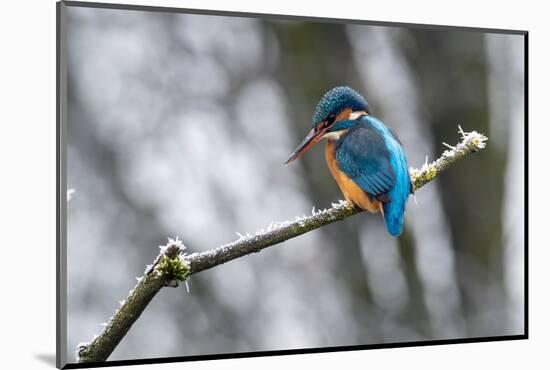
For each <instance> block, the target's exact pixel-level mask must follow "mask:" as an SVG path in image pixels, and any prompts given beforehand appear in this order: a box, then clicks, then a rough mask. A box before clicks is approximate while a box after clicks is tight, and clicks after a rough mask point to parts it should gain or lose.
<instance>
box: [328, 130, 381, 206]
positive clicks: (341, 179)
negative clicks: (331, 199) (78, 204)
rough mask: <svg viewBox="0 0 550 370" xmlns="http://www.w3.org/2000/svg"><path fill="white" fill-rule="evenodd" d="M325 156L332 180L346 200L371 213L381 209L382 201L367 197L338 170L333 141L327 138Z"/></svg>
mask: <svg viewBox="0 0 550 370" xmlns="http://www.w3.org/2000/svg"><path fill="white" fill-rule="evenodd" d="M325 158H326V160H327V164H328V168H329V169H330V173H331V174H332V177H334V180H335V181H336V183H337V184H338V186H339V187H340V190H341V191H342V193H343V194H344V197H345V198H346V200H347V201H348V202H351V203H353V204H356V205H357V206H359V207H360V208H362V209H364V210H367V211H369V212H372V213H376V212H378V211H382V203H380V201H379V200H377V199H373V200H372V201H371V200H370V199H369V197H368V195H367V193H365V192H364V191H363V189H361V188H360V187H359V186H358V185H357V184H355V182H353V180H352V179H350V178H349V177H348V176H347V175H346V174H345V173H343V172H342V171H340V168H339V167H338V163H337V162H336V156H335V150H334V143H333V141H332V140H327V145H326V147H325Z"/></svg>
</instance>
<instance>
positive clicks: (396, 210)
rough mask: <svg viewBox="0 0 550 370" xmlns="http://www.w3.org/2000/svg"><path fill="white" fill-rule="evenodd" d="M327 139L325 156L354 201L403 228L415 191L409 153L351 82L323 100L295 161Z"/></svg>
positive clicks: (393, 230)
mask: <svg viewBox="0 0 550 370" xmlns="http://www.w3.org/2000/svg"><path fill="white" fill-rule="evenodd" d="M322 139H326V146H325V158H326V161H327V164H328V167H329V170H330V173H331V174H332V177H333V178H334V180H335V181H336V183H337V185H338V186H339V188H340V190H341V191H342V193H343V195H344V197H345V199H346V201H347V202H348V203H349V204H353V205H356V206H358V207H359V208H361V209H363V210H367V211H369V212H371V213H377V212H380V213H381V214H382V217H383V218H384V220H385V224H386V229H387V230H388V233H389V234H390V235H392V236H395V237H397V236H399V235H401V233H402V232H403V224H404V217H405V206H406V203H407V199H408V197H409V195H410V194H414V192H413V186H412V183H411V180H410V175H409V169H408V165H407V158H406V156H405V152H404V150H403V146H402V144H401V141H400V140H399V138H398V137H397V135H396V133H395V132H394V131H393V130H392V129H391V128H389V127H387V126H386V125H385V124H384V123H383V122H382V121H381V120H379V119H378V118H376V117H374V116H372V115H371V113H370V108H369V105H368V103H367V101H366V100H365V98H363V96H361V94H359V93H358V92H357V91H355V90H353V89H352V88H351V87H348V86H338V87H334V88H332V89H330V90H329V91H328V92H327V93H326V94H325V95H324V96H323V97H322V98H321V100H320V101H319V103H318V104H317V106H316V108H315V111H314V114H313V118H312V128H311V130H310V131H309V133H308V134H307V135H306V137H305V138H304V139H303V140H302V142H301V143H300V144H299V145H298V146H297V148H296V149H295V150H294V152H293V153H292V154H291V155H290V157H289V158H288V160H287V161H286V162H285V165H287V164H289V163H291V162H293V161H295V160H296V159H298V158H299V157H301V156H302V155H303V154H304V153H305V152H307V151H308V150H309V149H311V148H312V147H313V146H314V145H315V144H316V143H318V142H319V141H321V140H322Z"/></svg>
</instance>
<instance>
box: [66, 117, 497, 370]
mask: <svg viewBox="0 0 550 370" xmlns="http://www.w3.org/2000/svg"><path fill="white" fill-rule="evenodd" d="M459 132H460V134H461V136H462V141H461V142H460V143H458V144H457V145H456V146H454V147H453V146H450V145H447V147H449V150H446V151H445V152H444V153H443V154H442V156H441V157H440V158H438V159H437V160H435V161H434V162H432V163H428V161H427V160H426V163H425V164H424V165H423V166H422V167H421V168H420V169H415V168H411V169H410V174H411V181H412V183H413V188H414V190H415V191H416V190H418V189H420V188H421V187H423V186H424V185H426V184H427V183H428V182H430V181H431V180H433V179H434V178H435V177H436V176H438V175H439V174H440V173H441V172H442V171H444V170H445V169H447V168H448V167H449V166H450V165H451V164H452V163H454V162H456V161H458V160H459V159H462V158H463V157H465V156H466V155H467V154H469V153H472V152H476V151H478V150H480V149H483V148H485V141H486V140H487V138H486V137H485V136H484V135H482V134H479V133H477V132H475V131H474V132H468V133H465V132H464V131H463V130H462V128H460V126H459ZM360 212H362V210H361V209H359V208H357V207H355V206H353V205H350V204H349V203H347V202H345V201H339V202H338V203H335V204H332V207H330V208H328V209H324V210H320V211H315V208H314V209H313V211H312V215H311V216H304V217H297V218H296V220H294V221H284V222H279V223H273V224H271V225H269V227H268V228H267V230H260V231H258V232H256V233H255V234H254V235H248V234H247V235H246V236H242V235H241V236H240V237H239V239H238V240H235V241H234V242H231V243H229V244H225V245H223V246H221V247H218V248H216V249H213V250H208V251H205V252H200V253H193V254H189V255H186V254H185V253H184V250H185V247H184V245H183V243H181V241H180V240H178V238H176V239H175V240H173V239H169V240H168V244H167V245H166V246H162V247H161V252H160V254H159V255H158V256H157V258H156V259H155V261H154V263H153V265H151V266H148V267H147V269H146V271H145V275H144V276H143V277H142V278H139V279H138V283H137V285H136V286H135V287H134V289H133V290H131V291H130V294H129V296H128V298H127V299H126V300H125V301H122V302H121V307H120V309H118V310H117V311H116V312H115V315H114V316H113V317H112V318H111V319H110V320H109V322H108V323H107V324H106V325H105V328H104V329H103V331H102V332H101V334H99V335H97V336H96V337H94V339H93V340H92V341H91V342H90V343H81V344H80V345H79V346H78V349H77V361H78V362H102V361H105V360H107V358H108V357H109V356H110V354H111V353H112V352H113V351H114V349H115V348H116V346H117V345H118V343H120V341H121V340H122V338H123V337H124V336H125V335H126V333H127V332H128V330H130V327H131V326H132V324H133V323H134V322H135V321H136V320H137V319H138V317H139V316H140V315H141V313H142V312H143V310H145V307H147V305H148V304H149V302H150V301H151V300H152V299H153V297H154V296H155V295H156V294H157V292H158V291H159V290H160V289H161V288H162V287H164V286H170V287H176V286H178V282H179V281H184V280H186V279H187V278H188V277H189V276H190V275H192V274H196V273H197V272H200V271H203V270H207V269H210V268H212V267H215V266H218V265H221V264H223V263H226V262H228V261H231V260H233V259H236V258H239V257H242V256H246V255H248V254H251V253H255V252H259V251H261V250H262V249H264V248H267V247H270V246H272V245H276V244H279V243H281V242H283V241H285V240H288V239H291V238H294V237H297V236H299V235H302V234H304V233H307V232H308V231H311V230H315V229H317V228H319V227H322V226H324V225H328V224H331V223H333V222H336V221H341V220H344V219H346V218H348V217H350V216H352V215H354V214H356V213H360Z"/></svg>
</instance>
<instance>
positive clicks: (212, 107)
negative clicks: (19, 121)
mask: <svg viewBox="0 0 550 370" xmlns="http://www.w3.org/2000/svg"><path fill="white" fill-rule="evenodd" d="M367 16H368V15H367ZM526 42H527V33H526V32H524V31H514V30H488V29H473V28H459V27H445V26H430V25H414V24H393V23H382V22H369V21H366V20H356V21H352V20H335V19H320V18H319V19H317V18H307V17H290V16H283V15H265V14H263V15H260V14H241V13H227V12H214V11H197V10H186V9H168V8H165V9H163V8H152V7H138V6H123V5H109V4H85V3H76V2H75V3H73V2H61V3H58V159H59V163H58V172H59V175H58V176H59V178H58V181H59V183H58V187H59V188H58V192H59V194H62V196H60V199H58V201H59V205H58V206H59V209H58V217H59V218H58V222H59V230H58V232H59V234H58V284H59V286H58V358H57V360H58V367H64V366H66V367H68V368H70V367H86V366H90V365H94V366H96V365H98V364H99V365H101V364H106V362H109V363H112V364H130V363H143V362H162V361H185V360H194V359H210V358H224V357H232V356H245V355H246V356H256V355H277V354H287V353H308V352H321V351H333V350H354V349H368V348H381V347H399V346H405V345H426V344H442V343H461V342H475V341H486V340H504V339H522V338H526V337H527V327H526V322H527V318H526V312H525V307H526V306H525V305H526V294H527V291H526V251H527V249H526V248H527V245H526V234H525V231H526V213H525V207H526V187H525V184H526V178H527V177H526V130H527V121H526V113H525V102H526V91H525V86H526V64H525V61H526V45H527V44H526ZM389 350H391V349H389Z"/></svg>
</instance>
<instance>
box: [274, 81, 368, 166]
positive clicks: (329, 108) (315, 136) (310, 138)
mask: <svg viewBox="0 0 550 370" xmlns="http://www.w3.org/2000/svg"><path fill="white" fill-rule="evenodd" d="M363 114H369V105H368V103H367V101H366V100H365V99H364V98H363V97H362V96H361V95H360V94H359V93H358V92H357V91H355V90H353V89H352V88H350V87H347V86H338V87H335V88H333V89H331V90H329V91H328V92H327V93H326V94H325V95H324V96H323V97H322V98H321V100H320V101H319V103H317V107H316V108H315V112H314V113H313V119H312V128H311V131H309V133H308V134H307V135H306V137H305V138H304V140H302V142H301V143H300V144H299V145H298V147H297V148H296V150H295V151H294V153H292V155H291V156H290V157H289V158H288V160H287V161H286V163H285V164H288V163H290V162H292V161H294V160H296V159H298V158H299V157H300V156H301V155H302V154H304V153H305V152H307V151H308V150H309V149H310V148H311V147H313V146H314V145H315V144H316V143H318V142H319V141H321V140H322V139H323V138H328V139H338V138H339V137H340V136H341V135H342V134H343V133H345V132H346V131H347V130H348V129H349V128H350V127H352V126H353V125H354V124H355V123H356V119H357V118H358V117H360V116H361V115H363Z"/></svg>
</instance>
